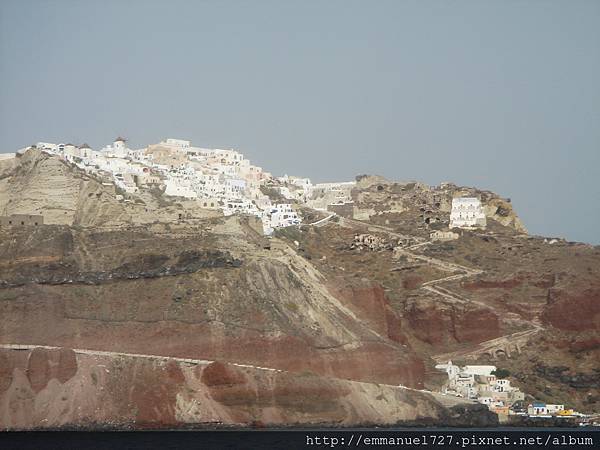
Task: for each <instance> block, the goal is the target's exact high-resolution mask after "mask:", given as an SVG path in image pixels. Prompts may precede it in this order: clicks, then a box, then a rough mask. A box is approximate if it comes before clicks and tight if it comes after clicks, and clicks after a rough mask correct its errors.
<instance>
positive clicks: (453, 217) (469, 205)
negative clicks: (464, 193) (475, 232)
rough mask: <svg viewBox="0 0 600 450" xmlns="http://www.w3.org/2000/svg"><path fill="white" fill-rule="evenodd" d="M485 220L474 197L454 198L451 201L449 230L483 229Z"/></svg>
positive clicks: (478, 202) (480, 207)
mask: <svg viewBox="0 0 600 450" xmlns="http://www.w3.org/2000/svg"><path fill="white" fill-rule="evenodd" d="M485 226H486V218H485V214H484V212H483V208H482V206H481V202H480V201H479V199H478V198H476V197H455V198H453V199H452V210H451V212H450V228H471V227H485Z"/></svg>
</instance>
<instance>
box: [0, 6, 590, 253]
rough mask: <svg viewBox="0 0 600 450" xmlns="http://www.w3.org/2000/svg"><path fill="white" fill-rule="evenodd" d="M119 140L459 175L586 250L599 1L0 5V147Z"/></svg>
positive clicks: (321, 175) (361, 168)
mask: <svg viewBox="0 0 600 450" xmlns="http://www.w3.org/2000/svg"><path fill="white" fill-rule="evenodd" d="M118 134H122V135H125V136H126V137H128V138H129V139H130V143H131V146H133V147H138V146H140V147H141V146H145V145H147V144H149V143H153V142H158V141H159V140H161V139H163V138H165V137H179V138H185V139H191V140H192V141H193V143H194V144H196V145H199V146H208V147H221V148H229V147H235V148H238V149H240V150H241V151H243V152H244V153H245V154H246V155H247V156H248V157H249V158H250V159H251V160H253V161H255V162H256V163H258V164H260V165H262V166H264V167H265V168H267V169H269V170H271V171H272V172H273V173H275V174H283V173H288V174H296V175H304V176H309V177H311V178H313V179H315V180H317V181H325V180H332V181H333V180H346V179H353V177H354V176H355V175H357V174H361V173H374V174H382V175H385V176H387V177H389V178H392V179H396V180H411V179H415V180H421V181H424V182H427V183H430V184H437V183H439V182H441V181H454V182H456V183H457V184H464V185H474V186H477V187H480V188H482V189H490V190H493V191H495V192H497V193H499V194H500V195H502V196H505V197H510V198H512V200H513V204H514V206H515V207H516V209H517V212H518V213H519V214H520V216H521V217H522V219H523V220H524V222H525V225H526V226H527V227H528V229H529V230H530V231H531V232H532V233H535V234H543V235H551V236H563V237H566V238H568V239H571V240H580V241H587V242H593V243H600V187H599V186H600V180H599V178H600V177H599V176H598V174H599V173H600V1H596V0H590V1H578V0H569V1H551V0H544V1H511V0H502V1H500V0H498V1H480V0H473V1H458V0H456V1H451V0H448V1H423V0H421V1H414V2H413V1H400V0H393V1H381V0H380V1H366V0H365V1H349V0H340V1H333V0H331V1H326V0H322V1H310V0H296V1H293V2H292V1H283V0H276V1H262V0H246V1H241V0H240V1H227V0H221V1H191V0H190V1H166V0H164V1H158V2H157V1H127V0H124V1H105V0H102V1H100V0H97V1H83V0H81V1H79V0H78V1H65V0H61V1H32V0H18V1H10V0H9V1H7V0H3V1H1V2H0V152H8V151H14V150H15V149H17V148H20V147H23V146H25V145H28V144H31V143H34V142H37V141H42V140H43V141H50V142H59V141H72V142H74V143H82V142H88V143H89V144H91V145H92V146H93V147H95V148H98V147H100V146H102V145H104V144H106V143H108V142H110V141H111V140H112V139H113V138H114V137H115V136H116V135H118Z"/></svg>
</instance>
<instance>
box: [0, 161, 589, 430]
mask: <svg viewBox="0 0 600 450" xmlns="http://www.w3.org/2000/svg"><path fill="white" fill-rule="evenodd" d="M0 171H1V172H0V205H1V207H2V208H3V211H4V212H7V213H42V214H44V217H45V218H46V223H47V225H44V226H40V227H9V228H6V227H5V228H4V229H0V317H1V320H0V411H1V413H0V426H1V427H5V428H38V427H50V428H53V427H65V426H76V427H91V428H98V427H119V428H123V427H164V426H167V427H178V426H181V427H184V426H203V425H206V424H243V425H251V424H253V423H255V424H256V423H259V424H266V425H280V424H304V425H306V424H337V425H351V424H354V425H356V424H363V423H368V424H394V423H398V422H402V423H411V424H415V423H421V424H423V423H428V424H431V423H438V424H458V423H459V422H458V421H457V417H462V418H463V419H464V421H465V422H463V423H462V424H463V425H465V424H469V423H470V424H478V425H483V424H490V423H493V420H491V421H490V416H489V415H487V414H484V412H482V410H481V409H477V406H476V405H475V406H473V405H471V404H466V403H463V402H462V401H459V400H457V399H453V398H452V397H448V396H442V395H432V394H429V393H427V392H425V391H423V388H424V387H425V388H428V389H439V387H440V386H441V382H442V381H443V374H440V373H438V372H436V371H435V370H434V369H433V366H434V364H435V363H436V362H438V361H443V362H446V361H447V360H448V359H452V361H454V362H458V363H463V362H477V361H479V362H484V361H485V362H486V363H489V361H490V360H491V361H493V364H496V365H497V366H499V367H502V368H506V369H508V370H510V372H511V374H512V376H513V379H514V381H515V383H518V384H519V385H520V386H521V388H522V389H523V390H524V391H526V392H528V393H530V394H531V395H534V396H535V397H536V398H539V399H542V400H547V401H556V402H564V403H567V404H570V405H572V406H575V407H576V408H579V409H581V410H584V411H592V410H594V409H597V408H598V407H599V406H600V386H599V385H598V377H597V374H598V370H599V369H600V368H599V367H598V361H599V360H600V347H599V345H598V344H599V342H600V339H599V337H598V336H599V335H598V332H599V328H598V317H600V316H599V314H598V313H599V311H598V304H599V303H598V302H599V299H598V288H599V286H600V284H599V282H598V280H600V249H599V248H598V247H593V246H588V245H584V244H577V243H568V242H565V241H552V242H553V243H549V241H547V240H544V239H543V238H538V237H531V236H527V235H526V234H524V233H523V228H522V227H521V225H520V222H519V220H518V217H517V216H516V214H515V213H514V212H513V211H512V209H511V208H510V202H508V201H507V200H506V199H502V198H500V197H499V196H497V195H496V194H492V193H485V192H481V191H477V195H480V196H481V197H482V199H483V203H484V206H485V208H486V214H488V217H489V223H488V228H487V229H486V230H477V231H462V232H461V233H460V235H459V236H458V238H457V239H456V240H453V241H448V242H437V241H436V242H432V241H429V232H430V231H431V230H434V229H443V227H444V226H445V225H444V223H445V221H447V217H448V214H449V204H450V199H451V197H452V195H453V193H455V192H456V191H458V190H464V189H466V188H459V187H456V186H454V185H443V186H441V187H437V188H430V187H427V186H425V185H421V184H419V183H392V182H388V181H386V180H383V179H381V178H373V177H362V178H360V179H359V181H358V183H357V185H356V187H355V189H353V191H352V196H353V197H354V199H355V202H356V205H357V212H358V213H359V217H362V220H356V219H342V218H339V217H336V218H332V219H330V220H328V221H325V222H323V223H320V224H319V225H318V226H310V225H302V226H300V227H295V228H289V229H285V230H282V231H280V232H277V233H276V236H275V237H274V238H273V239H271V240H270V243H269V245H265V240H264V238H263V237H262V236H261V235H260V234H258V233H257V232H256V231H255V229H254V228H253V227H252V226H251V224H250V223H249V222H248V220H247V219H246V218H243V217H237V216H232V217H228V218H224V217H217V216H216V215H215V214H214V213H212V214H205V215H203V214H204V213H202V212H199V211H198V210H196V209H195V206H193V205H191V204H186V203H185V202H172V201H169V200H167V199H165V198H161V197H160V195H157V194H156V193H149V192H146V193H141V194H140V195H138V196H135V197H131V198H129V199H128V200H130V201H128V202H121V201H119V200H117V198H116V196H115V193H114V192H111V191H110V189H111V187H109V186H107V185H104V184H102V181H101V180H96V179H94V178H92V177H90V176H88V175H86V174H85V173H82V172H81V171H79V170H78V169H77V168H76V167H71V166H68V165H65V164H64V163H62V162H60V161H58V160H57V159H56V158H51V157H49V156H48V155H45V154H42V153H39V152H27V153H26V154H25V155H23V156H21V157H20V159H18V160H17V159H16V160H15V161H13V162H10V163H8V162H6V161H3V162H2V165H1V166H0ZM467 191H468V190H467ZM461 192H462V191H461ZM473 192H475V191H468V192H467V193H473ZM313 213H314V214H315V216H316V215H317V213H316V212H314V211H313V212H310V211H308V212H307V214H313ZM361 214H362V215H361ZM438 219H439V220H438ZM307 222H310V221H307ZM357 234H370V235H372V236H375V237H376V238H377V242H378V243H379V245H377V246H374V247H372V248H369V247H367V246H360V245H358V246H357V245H355V236H356V235H357ZM472 408H475V409H474V410H473V411H472ZM461 411H462V412H461ZM469 411H470V412H469ZM492 419H493V418H492Z"/></svg>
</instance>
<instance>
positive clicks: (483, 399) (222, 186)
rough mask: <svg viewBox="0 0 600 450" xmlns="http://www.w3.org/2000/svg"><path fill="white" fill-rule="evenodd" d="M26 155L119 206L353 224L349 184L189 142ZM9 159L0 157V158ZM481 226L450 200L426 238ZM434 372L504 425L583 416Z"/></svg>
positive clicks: (288, 222) (473, 374)
mask: <svg viewBox="0 0 600 450" xmlns="http://www.w3.org/2000/svg"><path fill="white" fill-rule="evenodd" d="M31 148H35V149H37V150H39V151H42V152H45V153H48V154H51V155H55V156H57V157H59V158H61V159H62V160H64V161H66V162H68V163H70V164H72V165H75V166H77V167H78V168H79V169H81V170H83V171H85V172H86V173H87V174H90V175H94V176H96V177H98V178H100V179H102V180H103V182H104V184H107V185H110V184H112V185H114V186H115V187H116V189H115V191H114V192H115V197H116V200H118V201H122V202H127V201H130V200H128V199H127V194H135V193H137V192H139V191H140V190H144V189H158V190H159V191H160V192H161V193H162V195H164V196H167V197H173V198H182V199H186V200H191V201H194V202H196V203H197V206H198V207H200V208H206V209H210V210H220V211H222V213H223V215H225V216H230V215H234V214H240V215H250V216H255V217H257V218H258V219H260V221H261V222H262V229H263V232H264V234H265V235H267V236H269V235H271V234H272V233H273V232H274V230H276V229H278V228H286V227H291V226H297V225H300V224H301V223H302V217H301V215H300V213H299V211H298V210H297V205H306V206H307V207H309V208H311V209H314V210H318V211H326V212H327V213H328V217H327V218H329V217H332V216H335V215H340V216H346V217H348V216H349V217H351V218H352V217H353V214H352V209H353V200H352V196H351V190H352V188H353V187H354V186H355V184H356V182H355V181H346V182H338V183H316V184H313V183H312V182H311V180H310V179H309V178H303V177H296V176H288V175H284V176H282V177H274V176H273V175H272V174H271V173H269V172H267V171H265V170H264V169H263V168H261V167H259V166H256V165H253V164H252V163H251V162H250V160H249V159H247V158H246V157H245V156H244V155H243V154H242V153H240V152H238V151H236V150H233V149H208V148H201V147H195V146H193V145H192V144H191V142H190V141H188V140H182V139H172V138H168V139H165V140H164V141H162V142H159V143H157V144H151V145H148V146H147V147H145V148H141V149H130V148H128V146H127V141H126V139H125V138H122V137H118V138H116V139H115V140H114V142H113V143H112V144H110V145H107V146H105V147H104V148H102V149H100V150H94V149H92V148H91V147H90V146H89V145H87V144H82V145H73V144H63V143H59V144H54V143H47V142H38V143H37V144H35V145H33V146H31V147H27V148H24V149H22V150H19V152H18V153H17V155H18V154H19V153H21V154H22V153H24V152H26V151H27V150H29V149H31ZM14 156H15V154H5V155H2V157H3V158H11V157H14ZM261 187H267V188H271V189H275V190H276V191H277V193H278V197H279V198H283V199H286V200H287V202H280V203H278V202H274V201H273V200H272V198H271V197H270V196H268V195H266V194H265V193H264V191H263V190H262V189H261ZM327 218H326V219H327ZM0 219H1V220H2V221H4V222H6V225H13V222H14V220H21V224H25V225H33V224H35V225H38V224H43V223H44V218H43V217H42V216H25V215H23V217H22V218H19V217H16V218H11V217H0ZM326 219H321V220H326ZM25 221H29V222H31V223H29V222H28V223H25ZM34 222H35V223H34ZM2 225H4V223H2ZM485 227H486V215H485V213H484V210H483V206H482V204H481V201H480V199H479V198H476V197H455V198H453V199H452V205H451V212H450V220H449V225H448V228H447V229H438V230H435V231H432V232H431V233H430V235H429V236H430V240H431V242H436V241H450V240H454V239H458V238H459V233H458V231H460V229H482V228H485ZM380 240H381V239H378V238H377V237H375V236H371V235H357V236H356V237H355V242H354V243H353V244H352V246H353V247H352V248H354V247H357V248H359V247H360V248H363V247H365V248H368V249H370V250H374V249H377V248H379V247H381V246H383V245H384V244H383V243H382V242H379V241H380ZM436 369H438V370H441V371H443V372H445V373H446V374H447V376H448V380H447V382H446V383H445V385H444V387H443V389H442V391H441V394H443V395H448V396H457V397H463V398H466V399H470V400H473V401H476V402H479V403H482V404H484V405H487V406H488V408H489V409H490V410H491V411H493V412H495V413H496V414H498V416H499V417H501V418H504V420H506V418H507V417H509V416H519V415H521V416H529V417H536V418H541V419H543V418H555V417H565V418H566V417H583V414H580V413H578V412H576V411H573V410H572V409H569V408H568V407H567V406H565V405H557V404H546V403H541V402H530V403H526V402H524V401H525V393H524V392H522V391H521V390H519V388H517V387H514V386H512V385H511V382H510V380H509V379H508V378H506V377H503V376H501V373H502V372H501V371H498V369H497V367H496V366H493V365H466V366H463V367H460V366H458V365H455V364H453V363H452V362H451V361H448V362H447V363H446V364H438V365H437V366H436Z"/></svg>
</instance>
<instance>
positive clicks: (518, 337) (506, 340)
mask: <svg viewBox="0 0 600 450" xmlns="http://www.w3.org/2000/svg"><path fill="white" fill-rule="evenodd" d="M340 224H341V225H342V226H349V227H353V226H354V227H359V228H362V229H366V230H367V231H372V232H380V233H385V234H388V235H390V236H394V237H396V238H400V239H414V240H417V241H418V240H421V239H422V238H419V237H417V236H411V235H407V234H400V233H396V232H395V231H393V230H391V229H389V228H387V227H385V226H381V225H372V224H368V223H363V222H360V221H358V220H354V219H347V218H341V219H340ZM429 244H432V241H424V242H419V243H417V244H414V245H411V246H409V247H406V248H400V247H397V248H396V249H395V252H396V253H397V254H399V255H404V256H407V257H409V258H413V259H416V260H420V261H424V262H426V263H427V264H431V265H434V266H436V267H437V268H439V269H441V270H443V271H447V272H452V273H453V274H452V275H449V276H447V277H442V278H438V279H435V280H431V281H427V282H425V283H422V285H421V287H420V289H423V290H425V291H428V292H431V293H433V294H436V295H438V296H440V297H442V298H444V299H445V300H448V301H450V303H451V304H452V303H456V304H465V305H477V306H479V307H481V308H485V309H488V310H490V311H492V312H493V313H494V314H496V315H497V316H498V317H499V318H501V319H502V320H504V321H505V322H507V323H515V324H518V325H520V326H527V327H530V328H528V329H526V330H520V331H517V332H514V333H510V334H506V335H504V336H500V337H497V338H494V339H490V340H488V341H484V342H481V343H479V344H477V346H476V348H474V349H470V350H461V351H456V352H450V353H443V354H437V355H433V356H432V358H433V359H434V360H436V361H447V360H449V359H452V358H455V359H456V358H459V357H461V358H470V357H477V356H479V355H481V354H484V353H488V352H490V351H493V350H494V349H496V348H498V347H502V346H505V345H507V344H511V345H513V346H523V345H525V344H526V343H527V342H528V341H529V339H531V337H533V335H535V334H537V333H538V332H540V331H541V330H543V327H542V325H541V322H540V321H539V318H537V317H536V318H534V320H533V321H531V320H524V319H522V318H521V317H520V316H519V315H518V314H515V313H510V312H507V311H505V310H500V309H499V308H497V307H495V306H493V305H490V304H487V303H484V302H481V301H477V300H474V299H472V298H465V297H464V296H463V295H460V294H458V293H455V292H453V291H451V290H450V289H448V288H447V287H443V286H441V285H443V284H444V283H448V282H450V281H460V280H463V279H466V278H470V277H473V276H478V275H482V274H484V273H485V271H484V270H481V269H473V268H471V267H467V266H464V265H461V264H457V263H454V262H449V261H444V260H441V259H439V258H434V257H430V256H425V255H421V254H418V253H414V250H416V249H419V248H422V247H424V246H426V245H429ZM456 272H460V273H456ZM532 325H533V326H532Z"/></svg>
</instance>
